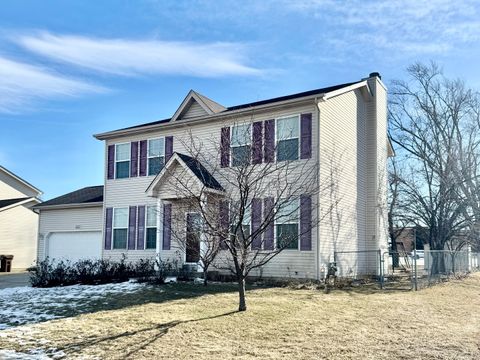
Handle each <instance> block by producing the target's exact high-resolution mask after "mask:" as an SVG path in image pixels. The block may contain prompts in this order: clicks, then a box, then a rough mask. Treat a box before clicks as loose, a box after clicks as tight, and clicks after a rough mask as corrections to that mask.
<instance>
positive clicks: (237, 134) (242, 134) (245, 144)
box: [230, 124, 252, 166]
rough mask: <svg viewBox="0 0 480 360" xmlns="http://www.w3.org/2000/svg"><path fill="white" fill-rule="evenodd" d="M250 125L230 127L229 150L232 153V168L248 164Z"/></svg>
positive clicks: (250, 144) (250, 145)
mask: <svg viewBox="0 0 480 360" xmlns="http://www.w3.org/2000/svg"><path fill="white" fill-rule="evenodd" d="M251 134H252V133H251V126H250V124H245V125H236V126H233V127H232V138H231V142H230V148H231V152H232V166H241V165H248V164H250V154H251V148H252V135H251Z"/></svg>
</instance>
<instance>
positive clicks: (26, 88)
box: [0, 56, 108, 113]
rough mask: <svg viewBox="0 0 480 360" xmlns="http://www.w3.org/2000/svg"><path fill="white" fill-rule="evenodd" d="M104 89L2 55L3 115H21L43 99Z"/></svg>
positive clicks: (0, 97)
mask: <svg viewBox="0 0 480 360" xmlns="http://www.w3.org/2000/svg"><path fill="white" fill-rule="evenodd" d="M107 91H108V90H107V89H106V88H104V87H101V86H98V85H94V84H90V83H87V82H84V81H82V80H77V79H74V78H70V77H66V76H63V75H62V74H58V73H55V72H53V71H51V70H47V69H45V68H42V67H39V66H33V65H29V64H26V63H21V62H17V61H14V60H10V59H7V58H5V57H1V56H0V113H18V112H23V111H25V110H26V109H28V108H30V107H32V106H34V104H36V103H37V102H38V101H39V100H45V99H52V98H64V97H75V96H80V95H83V94H86V93H104V92H107Z"/></svg>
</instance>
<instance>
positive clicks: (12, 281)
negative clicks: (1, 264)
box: [0, 272, 30, 289]
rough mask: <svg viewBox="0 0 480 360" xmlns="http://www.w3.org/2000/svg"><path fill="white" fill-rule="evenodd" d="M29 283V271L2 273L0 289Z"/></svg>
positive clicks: (0, 275) (0, 274)
mask: <svg viewBox="0 0 480 360" xmlns="http://www.w3.org/2000/svg"><path fill="white" fill-rule="evenodd" d="M29 285H30V283H29V281H28V273H27V272H11V273H0V289H6V288H12V287H18V286H29Z"/></svg>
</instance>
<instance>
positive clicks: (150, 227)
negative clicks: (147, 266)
mask: <svg viewBox="0 0 480 360" xmlns="http://www.w3.org/2000/svg"><path fill="white" fill-rule="evenodd" d="M146 222H147V223H146V229H147V233H146V234H147V239H146V241H145V248H146V249H155V248H156V247H157V207H156V206H155V205H151V206H147V219H146Z"/></svg>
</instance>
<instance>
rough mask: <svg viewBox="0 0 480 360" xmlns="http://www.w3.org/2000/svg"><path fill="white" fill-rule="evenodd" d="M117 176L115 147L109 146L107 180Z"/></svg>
mask: <svg viewBox="0 0 480 360" xmlns="http://www.w3.org/2000/svg"><path fill="white" fill-rule="evenodd" d="M114 176H115V145H108V153H107V179H109V180H110V179H113V177H114Z"/></svg>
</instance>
